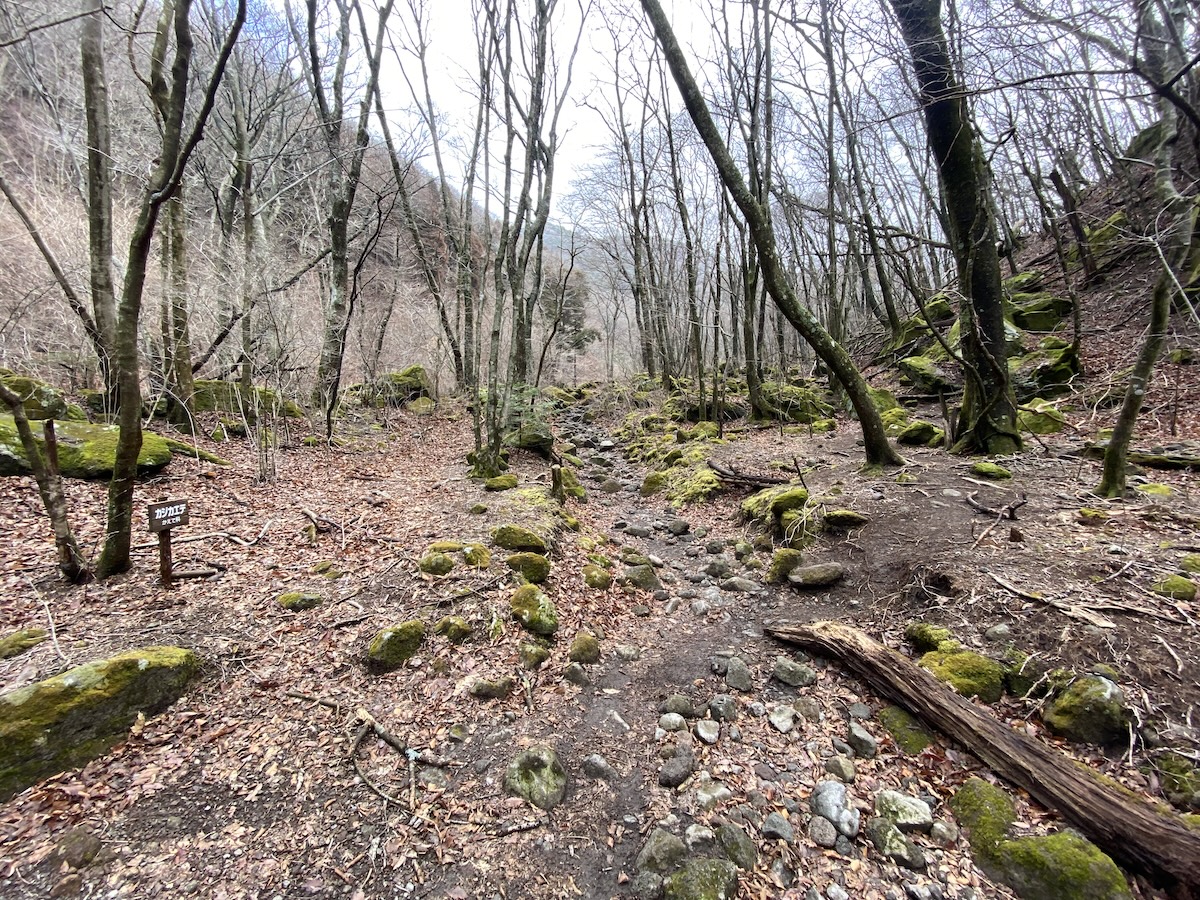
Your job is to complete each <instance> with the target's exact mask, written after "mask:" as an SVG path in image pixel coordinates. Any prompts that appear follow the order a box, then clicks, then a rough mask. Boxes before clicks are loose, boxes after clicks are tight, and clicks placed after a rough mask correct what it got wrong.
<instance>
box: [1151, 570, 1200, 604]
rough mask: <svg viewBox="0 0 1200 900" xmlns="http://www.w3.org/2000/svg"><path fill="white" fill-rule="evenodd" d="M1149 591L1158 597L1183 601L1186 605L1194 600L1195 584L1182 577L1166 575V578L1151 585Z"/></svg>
mask: <svg viewBox="0 0 1200 900" xmlns="http://www.w3.org/2000/svg"><path fill="white" fill-rule="evenodd" d="M1150 590H1152V591H1154V593H1156V594H1158V595H1159V596H1160V597H1169V598H1170V599H1172V600H1183V601H1184V602H1186V603H1191V602H1192V601H1193V600H1195V599H1196V582H1194V581H1192V580H1191V579H1190V578H1184V577H1183V576H1182V575H1168V576H1167V577H1166V578H1164V579H1162V580H1161V581H1158V582H1156V583H1155V584H1153V585H1152V586H1151V587H1150Z"/></svg>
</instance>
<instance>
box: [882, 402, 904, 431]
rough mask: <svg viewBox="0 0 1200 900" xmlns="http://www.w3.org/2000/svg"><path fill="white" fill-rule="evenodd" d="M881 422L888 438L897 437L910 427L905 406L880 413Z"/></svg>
mask: <svg viewBox="0 0 1200 900" xmlns="http://www.w3.org/2000/svg"><path fill="white" fill-rule="evenodd" d="M879 420H880V421H881V422H883V430H884V431H885V432H886V433H887V434H888V436H889V437H896V435H898V434H900V432H902V431H903V430H904V429H905V427H906V426H907V425H908V410H907V409H905V408H904V407H903V406H897V407H896V408H895V409H889V410H886V411H884V412H882V413H880V414H879Z"/></svg>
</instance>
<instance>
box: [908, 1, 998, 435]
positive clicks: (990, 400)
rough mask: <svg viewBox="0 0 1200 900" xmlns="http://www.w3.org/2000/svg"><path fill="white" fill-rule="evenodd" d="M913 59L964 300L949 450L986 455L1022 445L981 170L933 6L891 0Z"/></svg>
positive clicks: (991, 220) (982, 165) (931, 3)
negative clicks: (958, 393)
mask: <svg viewBox="0 0 1200 900" xmlns="http://www.w3.org/2000/svg"><path fill="white" fill-rule="evenodd" d="M891 4H892V9H893V10H895V13H896V18H897V19H899V21H900V29H901V31H902V32H903V33H904V41H905V43H906V44H907V45H908V49H909V52H910V53H911V55H912V60H913V68H914V70H915V72H916V76H917V83H918V84H919V86H920V92H921V98H920V99H921V105H922V107H923V109H924V112H925V130H926V134H927V136H928V139H929V148H930V150H931V151H932V152H933V156H934V159H936V160H937V166H938V175H939V180H940V181H941V185H942V198H943V201H944V203H945V206H946V212H947V218H948V225H949V228H948V231H947V237H948V238H949V240H950V245H951V248H952V249H953V251H954V259H955V262H956V263H957V266H958V281H959V288H960V290H961V291H962V292H963V294H964V295H965V296H966V298H967V301H968V302H966V303H964V304H963V306H962V310H961V312H960V318H961V320H962V354H963V362H964V369H965V372H964V375H965V382H966V383H965V388H964V392H963V406H962V415H961V418H960V422H961V423H962V426H961V428H960V429H959V434H958V435H956V438H957V442H956V444H955V448H956V449H957V450H959V451H968V452H979V453H989V454H1004V453H1013V452H1015V451H1016V450H1018V449H1019V448H1020V446H1021V436H1020V434H1019V433H1018V431H1017V427H1016V401H1015V400H1014V399H1013V395H1012V387H1011V385H1010V384H1009V377H1008V350H1007V346H1006V343H1005V335H1004V291H1003V286H1002V284H1001V277H1000V255H999V253H998V252H997V247H996V221H995V217H994V215H993V213H992V203H991V200H990V198H989V187H988V177H989V176H988V171H987V163H986V161H985V160H984V157H983V151H982V149H981V147H980V146H979V141H978V139H977V137H976V135H975V127H974V124H973V123H972V122H971V116H970V110H969V109H968V106H967V99H966V95H965V93H964V91H963V88H962V86H961V85H960V84H959V83H958V79H957V76H956V75H955V72H954V64H953V62H952V60H951V58H950V51H949V47H948V45H947V43H946V36H945V34H944V33H943V31H942V22H941V2H940V0H891Z"/></svg>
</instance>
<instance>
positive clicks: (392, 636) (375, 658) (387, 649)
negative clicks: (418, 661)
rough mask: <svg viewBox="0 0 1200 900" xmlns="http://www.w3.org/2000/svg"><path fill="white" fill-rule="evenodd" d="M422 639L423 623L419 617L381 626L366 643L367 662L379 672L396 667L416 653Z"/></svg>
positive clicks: (423, 635) (423, 638)
mask: <svg viewBox="0 0 1200 900" xmlns="http://www.w3.org/2000/svg"><path fill="white" fill-rule="evenodd" d="M423 640H425V623H424V622H422V621H420V620H419V619H410V620H409V621H407V622H401V623H400V624H399V625H392V626H389V627H387V628H383V629H381V630H380V631H379V632H378V633H376V635H375V637H373V638H372V639H371V643H370V644H368V645H367V664H368V665H369V666H370V667H371V668H373V669H375V670H376V671H381V672H387V671H391V670H392V669H397V668H399V667H400V666H402V665H404V664H405V663H406V662H408V661H409V660H410V659H412V658H413V656H415V655H416V653H417V650H418V649H420V646H421V642H422V641H423Z"/></svg>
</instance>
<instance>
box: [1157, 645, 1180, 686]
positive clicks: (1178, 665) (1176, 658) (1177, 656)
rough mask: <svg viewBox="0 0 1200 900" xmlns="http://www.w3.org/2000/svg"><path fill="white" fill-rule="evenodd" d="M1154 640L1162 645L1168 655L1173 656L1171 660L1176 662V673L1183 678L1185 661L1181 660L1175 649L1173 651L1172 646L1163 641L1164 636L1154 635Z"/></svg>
mask: <svg viewBox="0 0 1200 900" xmlns="http://www.w3.org/2000/svg"><path fill="white" fill-rule="evenodd" d="M1154 639H1155V640H1156V641H1158V642H1159V643H1160V644H1162V645H1163V649H1165V650H1166V651H1167V652H1168V653H1170V654H1171V659H1173V660H1175V673H1176V674H1177V675H1179V676H1180V677H1182V676H1183V660H1181V659H1180V658H1179V655H1178V654H1177V653H1176V652H1175V651H1174V649H1172V647H1171V645H1170V644H1168V643H1167V642H1166V640H1164V639H1163V636H1162V635H1161V634H1156V635H1154Z"/></svg>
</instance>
